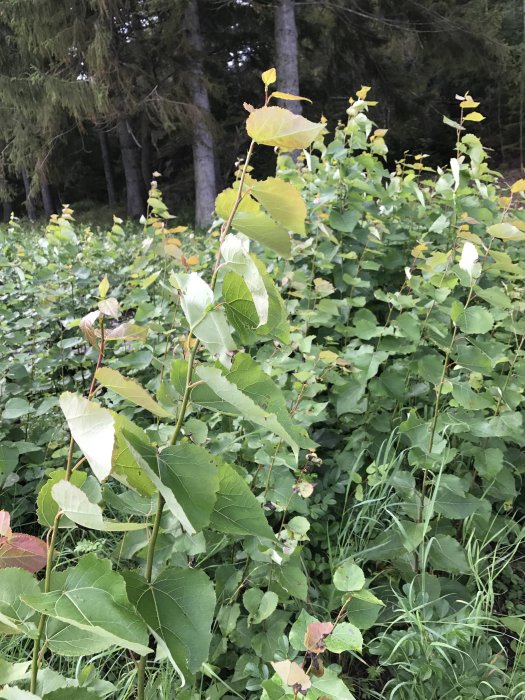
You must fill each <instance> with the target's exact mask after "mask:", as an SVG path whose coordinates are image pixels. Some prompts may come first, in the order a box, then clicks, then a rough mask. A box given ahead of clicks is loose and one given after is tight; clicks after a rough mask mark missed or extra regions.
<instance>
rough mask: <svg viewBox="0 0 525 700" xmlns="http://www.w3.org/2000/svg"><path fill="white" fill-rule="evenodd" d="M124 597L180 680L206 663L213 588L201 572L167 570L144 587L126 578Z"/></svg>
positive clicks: (131, 575) (136, 579)
mask: <svg viewBox="0 0 525 700" xmlns="http://www.w3.org/2000/svg"><path fill="white" fill-rule="evenodd" d="M126 583H127V587H128V594H129V597H130V599H131V601H132V602H133V603H134V605H135V606H136V608H137V610H138V611H139V613H140V614H141V616H142V617H143V619H144V620H145V621H146V623H147V625H148V627H149V628H150V630H151V632H152V633H153V634H154V636H155V637H156V639H157V640H161V642H163V644H164V645H165V647H166V649H167V651H168V653H169V658H170V661H171V663H172V664H173V666H174V667H175V669H176V670H177V672H178V673H179V674H180V676H181V678H182V679H183V682H184V679H185V677H186V676H187V675H188V674H189V673H190V672H191V673H195V672H196V671H198V670H199V669H200V667H201V665H202V664H203V663H204V662H205V661H206V659H207V657H208V650H209V647H210V642H211V631H210V630H211V623H212V621H213V613H214V609H215V593H214V590H213V584H212V583H211V581H210V579H209V578H208V577H207V576H206V574H205V573H204V572H203V571H199V570H197V569H183V568H178V567H168V568H167V569H164V571H162V572H161V573H160V574H159V575H158V576H157V578H156V579H155V580H154V581H153V582H152V583H151V584H148V583H147V582H146V580H145V579H144V578H142V577H141V576H139V575H138V574H136V573H135V572H129V573H127V574H126Z"/></svg>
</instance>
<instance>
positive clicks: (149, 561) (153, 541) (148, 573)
mask: <svg viewBox="0 0 525 700" xmlns="http://www.w3.org/2000/svg"><path fill="white" fill-rule="evenodd" d="M254 146H255V142H254V141H252V142H251V143H250V147H249V148H248V152H247V154H246V160H245V161H244V166H243V169H242V172H241V177H240V179H239V190H238V192H237V197H236V198H235V202H234V203H233V206H232V209H231V212H230V214H229V216H228V218H227V220H226V221H225V222H224V224H223V225H222V228H221V237H220V240H219V249H218V250H217V256H216V259H215V265H214V268H213V273H212V277H211V281H210V287H211V288H212V289H213V290H214V289H215V285H216V284H217V276H218V274H219V268H220V263H221V247H222V244H223V241H224V239H225V238H226V236H227V235H228V233H229V231H230V229H231V225H232V221H233V217H234V216H235V214H236V212H237V209H238V208H239V205H240V203H241V200H242V198H243V196H244V194H245V193H244V192H243V189H244V182H245V180H246V174H247V172H248V164H249V162H250V159H251V157H252V153H253V148H254ZM191 337H192V335H191V332H190V333H189V335H188V341H190V340H191ZM198 350H199V342H198V341H196V342H195V345H194V346H193V348H192V350H191V352H190V356H189V358H188V368H187V371H186V385H185V387H184V394H183V396H182V402H181V405H180V410H179V413H178V416H177V422H176V424H175V429H174V431H173V435H172V436H171V440H170V443H169V444H170V445H175V444H176V442H177V440H178V439H179V435H180V432H181V430H182V425H183V423H184V419H185V417H186V411H187V408H188V404H189V401H190V395H191V389H192V381H193V370H194V367H195V357H196V355H197V352H198ZM164 503H165V501H164V498H163V497H162V495H161V494H160V493H159V495H158V498H157V512H156V513H155V520H154V521H153V526H152V529H151V537H150V538H149V542H148V553H147V558H146V570H145V578H146V581H147V582H148V584H149V583H151V581H152V577H153V563H154V560H155V548H156V545H157V539H158V536H159V532H160V522H161V519H162V513H163V510H164ZM145 688H146V657H145V656H141V657H140V660H139V663H138V667H137V700H144V693H145Z"/></svg>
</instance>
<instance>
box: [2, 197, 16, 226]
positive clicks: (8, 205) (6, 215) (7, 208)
mask: <svg viewBox="0 0 525 700" xmlns="http://www.w3.org/2000/svg"><path fill="white" fill-rule="evenodd" d="M2 210H3V211H2V214H3V216H2V220H3V222H4V223H7V222H8V221H9V220H10V218H11V213H12V211H13V202H12V201H11V200H9V201H7V202H2Z"/></svg>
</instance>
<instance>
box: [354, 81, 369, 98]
mask: <svg viewBox="0 0 525 700" xmlns="http://www.w3.org/2000/svg"><path fill="white" fill-rule="evenodd" d="M371 89H372V88H371V87H370V86H369V85H361V88H360V89H359V90H358V91H357V92H356V93H355V94H356V96H357V97H358V98H359V99H360V100H366V96H367V95H368V93H369V92H370V90H371Z"/></svg>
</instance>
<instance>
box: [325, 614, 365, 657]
mask: <svg viewBox="0 0 525 700" xmlns="http://www.w3.org/2000/svg"><path fill="white" fill-rule="evenodd" d="M325 644H326V648H327V649H328V651H333V652H334V653H335V654H342V653H343V652H344V651H357V652H358V653H361V652H362V651H363V636H362V635H361V632H360V631H359V630H358V629H357V627H356V626H355V625H352V624H351V623H350V622H339V623H338V624H337V625H336V626H335V629H334V631H333V632H332V633H331V634H329V635H328V637H326V638H325Z"/></svg>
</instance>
